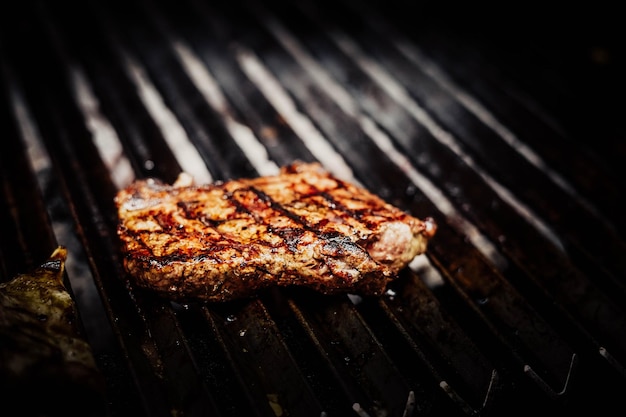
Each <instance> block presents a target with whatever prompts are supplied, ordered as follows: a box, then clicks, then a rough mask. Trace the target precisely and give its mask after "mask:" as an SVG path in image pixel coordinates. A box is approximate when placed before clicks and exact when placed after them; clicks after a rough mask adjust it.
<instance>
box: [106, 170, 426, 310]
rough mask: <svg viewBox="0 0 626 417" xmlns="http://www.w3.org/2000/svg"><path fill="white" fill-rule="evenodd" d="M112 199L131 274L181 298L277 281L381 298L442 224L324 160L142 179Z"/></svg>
mask: <svg viewBox="0 0 626 417" xmlns="http://www.w3.org/2000/svg"><path fill="white" fill-rule="evenodd" d="M115 202H116V205H117V207H118V214H119V227H118V235H119V238H120V240H121V243H122V251H123V253H124V266H125V268H126V270H127V272H128V274H129V275H130V277H131V279H132V280H133V282H135V283H136V284H137V285H138V286H139V287H143V288H148V289H151V290H154V291H156V292H158V293H161V294H163V295H166V296H168V297H170V298H173V299H178V300H189V299H196V300H209V301H227V300H232V299H236V298H242V297H249V296H251V295H252V294H253V293H254V292H255V291H257V290H259V289H262V288H265V287H268V286H272V285H278V286H292V285H301V286H307V287H310V288H313V289H315V290H317V291H320V292H322V293H326V294H337V293H353V294H360V295H378V294H381V293H382V292H383V291H384V290H385V287H386V285H387V284H388V282H389V281H390V280H392V279H394V278H395V277H396V276H397V273H398V271H399V270H400V269H401V268H403V267H405V266H406V265H407V264H408V263H409V262H410V261H411V260H412V259H413V258H414V257H415V256H417V255H418V254H421V253H423V252H424V251H425V250H426V245H427V242H428V240H429V239H430V238H431V237H432V236H433V235H434V233H435V231H436V224H435V222H434V221H433V220H432V219H430V218H428V219H425V220H420V219H418V218H415V217H413V216H411V215H409V214H407V213H405V212H403V211H402V210H400V209H398V208H396V207H394V206H392V205H390V204H388V203H386V202H385V201H383V200H382V199H381V198H379V197H378V196H376V195H374V194H373V193H371V192H369V191H367V190H365V189H363V188H361V187H357V186H355V185H353V184H350V183H347V182H345V181H341V180H339V179H337V178H335V177H333V176H332V175H331V174H330V173H328V172H327V171H325V170H324V169H323V168H322V167H321V165H320V164H317V163H311V164H307V163H294V164H292V165H289V166H286V167H283V168H282V169H281V172H280V174H278V175H275V176H266V177H258V178H252V179H238V180H231V181H227V182H217V183H214V184H210V185H199V186H196V185H193V184H192V181H190V180H189V177H188V176H187V177H185V176H184V175H181V177H179V179H178V180H177V181H176V183H174V184H173V185H168V184H164V183H162V182H161V181H159V180H156V179H146V180H138V181H135V182H134V183H133V184H131V185H130V186H128V187H127V188H125V189H123V190H120V191H119V193H118V195H117V196H116V198H115Z"/></svg>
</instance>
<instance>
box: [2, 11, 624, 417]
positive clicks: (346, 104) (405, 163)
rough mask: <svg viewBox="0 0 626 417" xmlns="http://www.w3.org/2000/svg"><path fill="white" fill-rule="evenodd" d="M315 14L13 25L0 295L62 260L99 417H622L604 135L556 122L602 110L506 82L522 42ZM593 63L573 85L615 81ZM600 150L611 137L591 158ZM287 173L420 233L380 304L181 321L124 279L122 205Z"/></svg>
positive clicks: (186, 14)
mask: <svg viewBox="0 0 626 417" xmlns="http://www.w3.org/2000/svg"><path fill="white" fill-rule="evenodd" d="M329 3H330V4H326V2H300V3H299V4H297V5H296V4H292V3H291V2H281V1H278V0H275V1H265V2H246V1H241V2H239V1H233V2H226V3H224V2H220V3H219V4H213V3H209V2H206V3H205V2H203V1H202V0H184V1H177V2H170V1H167V0H154V1H149V0H145V1H143V0H134V1H129V2H128V1H127V2H117V1H113V2H98V1H96V0H92V1H87V2H60V3H59V4H55V3H49V2H44V1H26V2H22V4H20V5H13V6H12V9H11V10H9V9H8V8H7V9H6V10H5V13H2V14H1V15H2V17H0V19H2V20H1V21H0V27H1V28H2V32H1V33H0V36H1V37H0V41H1V42H0V65H1V67H0V68H1V70H2V73H1V74H2V78H1V79H0V81H2V82H1V83H0V89H1V90H0V92H1V93H2V94H1V100H0V103H1V104H0V105H1V106H2V109H1V110H2V112H1V114H2V116H1V119H0V129H1V130H2V134H3V137H4V139H3V141H2V145H1V146H2V148H1V150H0V174H1V178H2V197H3V198H2V205H1V206H0V216H1V217H0V233H1V234H2V242H1V245H0V266H1V269H0V271H1V275H0V277H1V278H2V280H7V279H9V278H10V277H12V276H14V275H15V274H17V273H18V272H21V271H23V270H25V269H27V268H30V267H32V266H34V265H37V264H38V263H39V262H40V261H41V260H43V259H45V258H46V257H47V256H48V255H49V253H51V251H52V249H53V248H54V247H55V245H56V244H62V245H65V246H67V247H68V249H69V253H70V259H68V265H67V283H68V287H70V289H71V291H72V294H73V295H74V297H75V299H76V301H77V304H78V307H79V310H80V314H81V319H82V324H83V326H84V329H85V335H86V337H87V339H88V340H89V342H90V343H91V345H92V347H93V349H94V353H95V354H96V357H97V360H98V364H99V365H100V367H101V369H102V372H103V374H104V376H105V378H106V380H107V384H108V385H107V389H108V399H109V403H108V405H109V409H108V410H107V414H108V415H111V416H117V415H135V416H140V415H146V416H160V415H163V416H165V415H203V416H204V415H215V416H238V415H254V416H275V415H276V416H281V415H285V416H286V415H290V416H309V415H310V416H327V417H333V416H340V415H341V416H345V415H355V416H371V417H374V416H403V417H405V416H407V417H408V416H426V415H450V416H452V415H459V416H463V415H485V416H492V415H493V416H495V415H502V414H504V413H506V414H507V415H528V413H532V412H538V411H544V412H545V411H547V412H558V413H560V414H561V415H566V414H567V415H569V414H573V413H574V412H576V411H578V412H580V411H581V410H582V411H584V412H594V413H603V414H604V415H609V414H620V413H623V412H624V407H623V401H622V400H621V397H620V393H623V392H624V391H623V390H624V388H625V387H626V370H625V367H624V366H625V365H624V364H625V363H626V332H624V329H625V328H626V314H625V309H624V306H625V305H626V286H625V282H624V276H626V274H624V272H625V270H626V265H625V264H624V262H625V259H626V257H625V256H624V255H625V254H626V246H625V242H624V239H623V234H624V223H623V218H622V216H621V213H622V212H623V209H624V206H623V202H622V201H621V199H620V196H621V195H622V193H623V192H624V191H625V190H624V186H623V184H622V183H621V182H620V181H618V180H617V178H619V173H620V171H622V170H623V167H621V166H620V165H619V164H616V163H614V162H613V161H615V160H616V159H617V158H616V157H615V154H617V153H619V152H620V151H621V152H623V150H621V149H620V148H619V145H615V142H613V141H612V140H611V139H613V138H615V137H621V138H623V132H622V131H621V130H620V129H621V126H620V125H619V124H618V123H617V120H616V119H611V118H608V117H602V118H600V117H599V116H598V113H596V112H595V111H591V110H590V111H589V112H588V113H587V114H585V118H580V117H579V116H580V113H579V112H580V111H581V110H580V109H578V108H575V107H574V106H570V105H569V103H567V102H564V103H563V104H562V105H558V104H561V103H562V102H561V101H560V100H561V99H558V98H555V97H563V96H564V95H569V94H578V96H579V97H578V98H579V104H580V105H581V106H584V107H592V106H594V105H596V102H594V101H593V100H591V99H593V98H596V97H594V96H593V94H596V93H595V92H594V91H588V90H586V89H585V88H586V84H582V83H581V84H578V86H579V87H580V89H579V90H576V89H573V88H572V87H571V86H570V85H563V84H566V83H567V81H568V80H563V79H562V78H559V75H558V73H557V74H549V73H548V71H538V70H537V68H535V67H534V65H535V64H536V62H533V61H530V60H528V58H529V57H531V56H534V55H528V56H522V58H523V59H520V56H518V55H517V54H516V52H515V48H516V47H521V46H522V43H521V42H519V41H517V42H516V37H515V36H513V37H510V38H505V39H507V40H509V42H510V43H509V44H505V45H504V47H503V46H502V45H500V43H499V42H498V40H495V41H494V40H493V39H491V40H490V41H487V40H486V39H484V38H481V37H480V36H478V34H480V33H482V32H471V31H469V32H468V31H466V30H465V29H467V27H466V26H465V25H467V22H466V23H465V24H464V23H463V22H459V21H456V20H454V19H452V18H450V19H449V20H445V19H444V20H443V21H441V20H439V19H441V16H442V14H441V13H440V11H439V10H437V9H433V8H428V7H424V8H421V9H420V10H419V11H420V12H422V13H423V15H424V17H419V14H418V13H416V10H414V9H413V8H412V6H410V5H407V4H403V3H402V2H398V3H397V4H396V2H388V1H386V2H382V3H384V4H378V2H376V1H371V2H366V3H365V4H361V3H358V4H357V2H353V1H351V0H344V1H340V2H329ZM390 3H393V5H394V6H395V8H394V7H388V6H389V4H390ZM75 16H79V17H78V18H75ZM472 16H473V15H472ZM473 17H474V18H475V19H476V21H475V22H476V23H479V22H480V17H479V16H478V14H477V16H473ZM428 18H432V20H429V19H428ZM468 21H470V22H471V19H468ZM500 29H502V28H500ZM513 32H514V31H512V32H510V33H513ZM487 33H489V32H487ZM507 33H508V32H507ZM510 33H509V34H510ZM531 40H532V39H531ZM543 40H544V41H545V42H546V44H547V46H546V48H548V47H549V46H550V44H549V41H551V40H553V38H551V37H546V38H545V39H543ZM572 41H574V40H572ZM524 45H525V44H524ZM556 50H557V51H560V49H558V48H556ZM523 51H524V52H527V53H529V54H530V53H531V52H534V51H535V49H532V48H530V49H528V50H525V49H523ZM560 52H562V51H560ZM534 57H535V58H537V57H536V56H534ZM561 58H563V59H564V61H563V62H566V63H570V61H568V60H566V58H570V57H569V56H566V55H565V54H563V56H561ZM544 59H546V61H547V62H551V61H550V60H549V59H547V58H545V57H544ZM555 59H556V58H555ZM587 65H588V66H589V68H588V69H587V68H586V67H585V69H587V71H583V70H582V69H581V70H577V67H575V66H573V65H572V66H570V67H566V68H565V69H566V70H567V71H570V72H568V74H571V77H572V78H575V77H578V78H575V79H576V80H580V79H583V80H587V81H589V82H596V81H595V80H596V78H595V77H600V75H606V74H600V75H598V74H596V72H600V70H598V69H597V68H598V67H597V66H598V65H599V64H598V63H597V62H591V63H588V64H587ZM539 68H541V67H539ZM608 68H611V69H612V68H613V67H610V66H609V67H608ZM606 71H607V72H608V70H606ZM620 87H621V85H619V84H616V85H614V86H611V88H612V89H614V90H615V91H619V88H620ZM603 91H604V90H603ZM611 91H613V90H611ZM586 99H588V100H586ZM555 100H556V101H555ZM555 102H556V104H557V105H555ZM603 116H604V115H603ZM597 120H602V125H601V126H598V125H597V124H596V123H597ZM592 127H593V128H595V132H597V133H598V134H603V135H604V137H606V138H608V139H603V140H598V143H597V144H595V145H596V146H593V145H594V144H593V143H589V138H588V137H587V136H586V135H587V134H588V133H589V132H590V131H591V129H592ZM620 135H622V136H620ZM296 159H300V160H305V161H314V160H319V161H321V162H322V163H323V164H324V165H325V166H326V167H327V168H328V169H330V170H331V171H333V172H335V173H336V174H337V175H339V176H342V177H344V178H346V179H349V180H354V181H358V182H360V183H361V184H363V185H364V186H366V187H367V188H369V189H371V190H373V191H375V192H376V193H378V194H379V195H381V196H382V197H384V198H385V199H387V200H388V201H390V202H392V203H394V204H396V205H398V206H400V207H402V208H404V209H406V210H408V211H410V212H411V213H413V214H415V215H417V216H419V217H425V216H434V217H435V218H436V219H437V221H438V224H439V231H438V234H437V236H436V238H435V239H434V240H433V241H432V244H431V246H430V247H429V251H428V255H427V256H423V257H420V259H418V260H416V262H415V263H414V264H413V265H412V267H411V268H407V270H405V271H403V273H402V274H401V277H400V278H399V279H398V280H397V281H396V282H394V283H393V284H392V285H390V288H389V292H388V293H387V294H386V295H385V296H384V297H382V298H380V299H376V300H374V299H361V298H360V297H354V296H349V297H343V296H342V297H325V296H321V295H319V294H313V293H311V292H310V291H307V290H304V289H281V290H277V289H272V290H268V291H264V292H262V293H260V294H259V296H258V297H257V298H255V299H252V300H241V301H236V302H232V303H226V304H217V305H215V304H197V303H194V304H189V305H181V304H178V303H173V302H169V301H167V300H163V299H159V298H155V297H154V296H152V295H151V294H147V293H144V292H141V291H138V290H136V289H134V288H133V287H132V285H130V284H128V283H127V282H126V281H125V277H124V273H123V271H122V269H121V258H120V254H119V253H118V248H117V245H116V236H115V226H116V213H115V207H114V205H113V197H114V195H115V193H116V191H117V189H118V188H119V187H121V186H123V184H125V183H128V181H130V180H131V179H132V178H133V177H138V178H141V177H147V176H154V177H158V178H161V179H163V180H164V181H167V182H173V181H174V179H175V178H176V177H177V175H178V174H179V173H180V172H181V171H182V170H186V171H189V172H192V173H193V174H194V175H195V176H196V178H200V179H204V180H207V181H208V180H225V179H229V178H235V177H251V176H256V175H265V174H271V173H273V172H275V171H276V169H277V167H278V166H281V165H284V164H288V163H290V162H292V161H293V160H296ZM65 400H66V401H70V402H71V401H79V399H76V398H73V397H72V394H71V393H67V398H66V399H65Z"/></svg>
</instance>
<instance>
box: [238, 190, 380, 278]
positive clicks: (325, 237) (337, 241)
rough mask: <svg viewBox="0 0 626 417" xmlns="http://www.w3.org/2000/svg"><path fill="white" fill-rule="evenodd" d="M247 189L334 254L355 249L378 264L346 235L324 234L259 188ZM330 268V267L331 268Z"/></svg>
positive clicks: (317, 192) (318, 192) (317, 191)
mask: <svg viewBox="0 0 626 417" xmlns="http://www.w3.org/2000/svg"><path fill="white" fill-rule="evenodd" d="M309 186H311V187H312V188H313V189H315V190H316V193H314V194H320V193H321V192H320V191H319V190H318V189H317V188H316V187H315V186H314V185H312V184H309ZM247 189H248V190H250V191H252V192H253V193H255V194H256V195H257V196H258V197H259V198H260V199H261V200H263V201H264V202H265V203H266V204H268V205H269V207H270V208H272V209H273V210H275V211H277V212H279V213H281V214H283V215H285V216H287V217H289V218H290V219H292V220H294V221H295V222H296V223H298V224H300V225H301V226H302V228H303V229H304V230H306V231H310V232H312V233H313V234H315V235H316V236H317V237H318V238H320V239H321V240H322V241H324V242H325V244H327V245H329V246H330V247H331V248H332V250H333V252H335V253H338V254H343V253H345V252H350V251H351V250H352V251H353V250H354V249H357V250H358V252H360V253H363V254H365V256H366V257H367V258H368V259H369V260H371V261H373V262H376V261H375V260H374V259H373V258H372V257H371V256H370V254H369V252H368V251H366V250H365V249H364V248H362V247H361V246H359V245H357V244H356V243H354V242H353V241H352V240H350V238H349V237H347V236H344V235H342V234H341V233H339V232H332V233H322V232H321V231H320V230H319V229H318V228H316V227H314V226H312V225H311V224H310V223H309V222H307V221H306V220H305V219H303V218H302V217H301V216H299V215H297V214H295V213H293V212H291V211H290V210H288V209H287V208H285V206H283V205H282V204H280V203H279V202H277V201H276V200H274V199H273V198H271V197H270V196H269V195H267V194H266V193H265V192H263V191H261V190H259V189H258V188H255V187H253V186H251V187H248V188H247ZM277 234H278V235H279V236H280V237H281V238H283V240H285V238H284V237H283V236H282V235H281V234H280V232H277ZM294 249H295V250H297V246H295V247H294ZM322 262H324V264H325V265H328V264H327V262H326V260H325V259H324V258H322ZM376 263H377V262H376ZM355 267H356V266H355ZM329 268H330V266H329ZM331 270H332V268H331Z"/></svg>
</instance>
